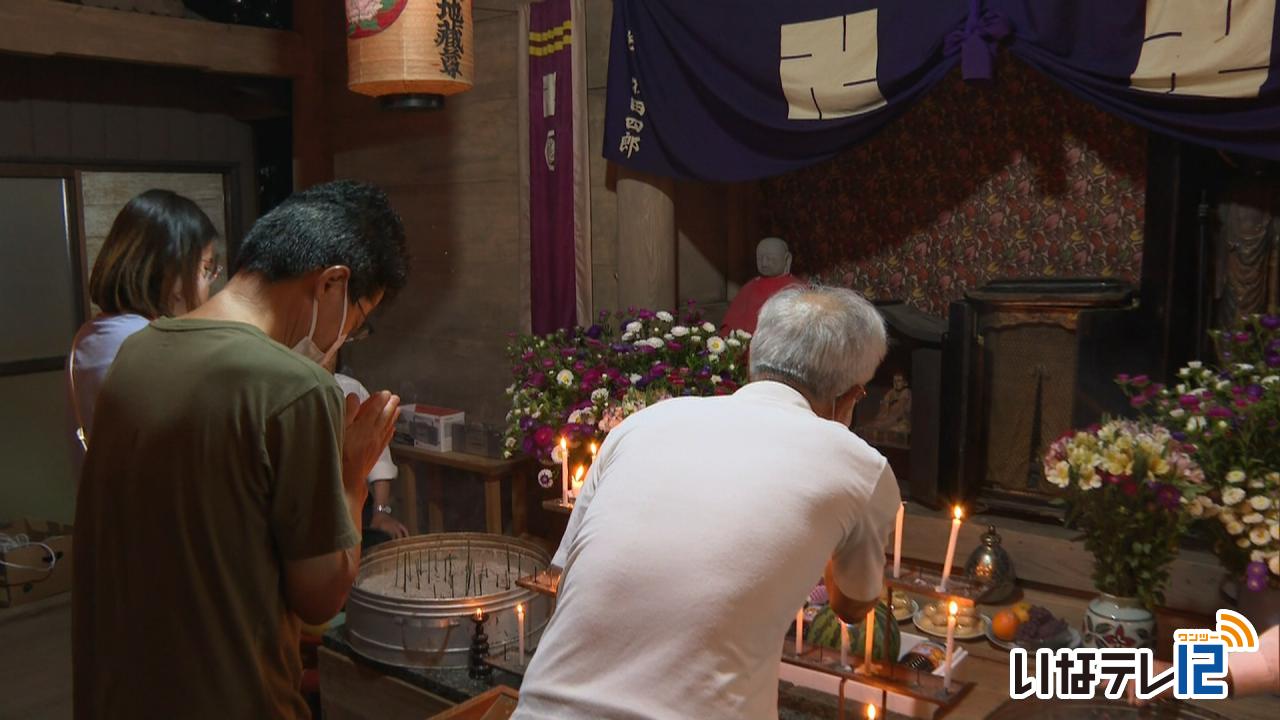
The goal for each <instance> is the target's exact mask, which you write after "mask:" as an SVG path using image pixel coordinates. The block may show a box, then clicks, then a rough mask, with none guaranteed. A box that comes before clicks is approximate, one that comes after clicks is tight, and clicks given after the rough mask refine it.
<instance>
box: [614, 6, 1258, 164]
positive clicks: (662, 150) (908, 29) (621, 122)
mask: <svg viewBox="0 0 1280 720" xmlns="http://www.w3.org/2000/svg"><path fill="white" fill-rule="evenodd" d="M1193 6H1194V7H1193ZM1278 20H1280V17H1277V13H1276V12H1275V1H1274V0H1250V2H1243V1H1242V0H1234V2H1233V0H1222V2H1221V3H1216V4H1215V3H1185V2H1180V0H1148V2H1146V3H1142V2H1123V1H1121V2H1116V0H985V2H983V1H980V0H812V1H810V2H805V3H780V2H773V1H772V0H700V1H699V2H686V1H684V0H615V2H614V24H613V34H612V38H611V42H610V50H609V51H610V58H609V83H608V99H607V105H606V116H605V133H604V154H605V157H607V158H608V159H610V160H612V161H614V162H618V163H621V164H623V165H627V166H629V167H632V168H635V169H637V170H642V171H646V172H651V173H656V174H660V175H668V176H674V177H682V178H695V179H706V180H719V181H737V180H748V179H753V178H759V177H767V176H770V175H777V174H780V173H784V172H788V171H791V170H795V169H797V168H800V167H804V166H806V165H811V164H813V163H817V162H820V161H822V160H825V159H828V158H830V157H832V156H833V155H835V154H836V153H838V152H839V151H841V150H842V149H844V148H846V147H848V146H849V145H852V144H855V143H858V142H861V141H863V140H865V139H866V138H868V137H869V136H871V135H872V134H874V133H875V132H876V131H877V130H879V129H880V128H882V127H884V126H885V125H886V124H887V123H889V122H891V121H892V120H893V119H895V118H896V117H898V116H899V115H900V114H901V113H902V112H903V111H905V110H906V109H907V108H908V107H910V105H911V103H912V102H914V100H915V99H917V98H918V97H920V96H921V94H922V93H924V92H926V91H927V90H928V89H929V88H931V87H932V86H933V85H934V84H936V83H937V82H938V80H940V79H941V78H942V77H943V76H944V75H945V74H946V73H947V72H949V71H950V70H951V69H952V68H954V67H955V66H956V65H957V64H960V65H961V67H962V72H963V74H964V76H965V78H966V79H970V80H981V79H989V78H990V77H991V74H992V72H993V70H994V69H998V68H996V67H995V66H997V65H998V60H997V57H996V53H997V49H998V48H999V47H1001V46H1002V45H1007V46H1008V47H1009V48H1010V50H1011V52H1012V53H1014V54H1015V55H1017V56H1018V57H1019V58H1021V59H1023V60H1025V61H1026V62H1027V63H1029V64H1030V65H1031V66H1033V67H1035V68H1037V69H1038V70H1040V71H1042V72H1044V73H1046V74H1047V75H1049V76H1050V77H1052V78H1053V79H1054V80H1055V81H1057V82H1059V83H1061V84H1062V85H1063V86H1065V87H1066V88H1068V89H1069V90H1070V91H1072V92H1074V93H1076V94H1077V95H1079V96H1080V97H1082V98H1084V99H1086V100H1088V101H1090V102H1093V103H1096V104H1098V105H1100V106H1101V107H1103V108H1104V109H1106V110H1108V111H1110V112H1113V113H1116V114H1118V115H1121V116H1123V117H1125V118H1127V119H1128V120H1130V121H1132V122H1135V123H1138V124H1141V125H1144V126H1146V127H1148V128H1151V129H1153V130H1155V131H1157V132H1162V133H1167V134H1170V135H1174V136H1177V137H1180V138H1183V139H1187V140H1191V141H1194V142H1199V143H1203V144H1206V145H1210V146H1213V147H1218V148H1223V149H1226V150H1231V151H1234V152H1241V153H1246V154H1252V155H1257V156H1261V157H1268V158H1277V159H1280V87H1278V86H1280V78H1278V77H1277V75H1280V73H1277V72H1275V71H1274V70H1272V67H1273V65H1274V62H1273V58H1275V57H1278V56H1280V49H1278V47H1280V24H1278V23H1277V21H1278Z"/></svg>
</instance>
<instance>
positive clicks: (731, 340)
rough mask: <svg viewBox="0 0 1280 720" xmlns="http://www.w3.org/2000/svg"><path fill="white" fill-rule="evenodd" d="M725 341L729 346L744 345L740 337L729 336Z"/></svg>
mask: <svg viewBox="0 0 1280 720" xmlns="http://www.w3.org/2000/svg"><path fill="white" fill-rule="evenodd" d="M725 343H726V344H728V346H729V347H742V341H741V340H739V339H738V338H729V339H728V340H725Z"/></svg>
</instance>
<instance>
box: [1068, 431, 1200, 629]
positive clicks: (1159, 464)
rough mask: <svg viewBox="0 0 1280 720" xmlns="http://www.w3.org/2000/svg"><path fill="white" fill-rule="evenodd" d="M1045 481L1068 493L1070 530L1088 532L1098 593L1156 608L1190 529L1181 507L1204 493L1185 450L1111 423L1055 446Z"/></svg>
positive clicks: (1165, 436)
mask: <svg viewBox="0 0 1280 720" xmlns="http://www.w3.org/2000/svg"><path fill="white" fill-rule="evenodd" d="M1044 473H1045V477H1046V478H1047V479H1048V480H1049V482H1051V483H1053V484H1054V485H1056V486H1058V487H1060V488H1063V489H1064V491H1065V493H1064V499H1065V501H1066V503H1067V506H1068V512H1067V523H1068V524H1069V525H1074V526H1076V527H1079V528H1080V529H1081V530H1082V531H1083V532H1084V545H1085V548H1086V549H1087V550H1089V552H1090V553H1092V554H1093V560H1094V571H1093V581H1094V584H1095V585H1096V586H1097V588H1098V590H1099V591H1101V592H1104V593H1108V594H1111V595H1116V596H1121V597H1137V598H1138V599H1139V600H1140V601H1141V602H1142V603H1143V604H1144V605H1146V606H1147V607H1148V608H1152V607H1154V606H1155V605H1156V604H1157V603H1159V602H1160V600H1161V598H1162V595H1163V589H1164V585H1165V583H1166V582H1167V580H1168V576H1169V571H1168V566H1169V563H1170V562H1171V561H1172V560H1173V558H1174V555H1175V554H1176V553H1177V549H1178V539H1179V537H1180V536H1181V535H1182V533H1183V531H1184V530H1185V529H1186V527H1187V525H1188V523H1189V522H1190V517H1189V514H1188V513H1187V512H1186V511H1185V510H1184V507H1183V506H1184V505H1188V504H1190V503H1191V502H1193V501H1194V500H1195V499H1196V498H1198V497H1199V496H1200V495H1201V494H1202V493H1203V492H1204V490H1205V489H1206V486H1205V483H1204V473H1203V472H1202V471H1201V470H1200V468H1199V467H1198V466H1197V465H1196V463H1195V462H1194V461H1193V460H1192V459H1191V457H1190V456H1189V455H1188V454H1187V453H1186V451H1185V449H1184V448H1183V447H1182V444H1181V443H1180V442H1179V441H1177V440H1176V439H1174V438H1173V436H1172V434H1171V433H1170V432H1169V431H1168V430H1167V429H1165V428H1163V427H1161V426H1159V425H1155V424H1150V423H1147V424H1139V423H1136V422H1133V421H1129V420H1111V421H1109V422H1107V423H1105V424H1104V425H1102V426H1101V427H1096V428H1091V429H1089V430H1082V431H1078V432H1073V433H1069V434H1067V435H1064V436H1063V437H1062V438H1060V439H1058V440H1057V441H1056V442H1055V443H1053V445H1052V446H1050V448H1049V450H1048V452H1047V453H1046V454H1045V458H1044Z"/></svg>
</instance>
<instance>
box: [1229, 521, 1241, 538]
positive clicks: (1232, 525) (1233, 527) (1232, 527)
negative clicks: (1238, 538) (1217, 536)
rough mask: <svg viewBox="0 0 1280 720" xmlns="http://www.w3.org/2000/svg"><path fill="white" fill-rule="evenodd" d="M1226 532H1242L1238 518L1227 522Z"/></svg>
mask: <svg viewBox="0 0 1280 720" xmlns="http://www.w3.org/2000/svg"><path fill="white" fill-rule="evenodd" d="M1227 532H1228V533H1229V534H1231V535H1239V534H1240V533H1243V532H1244V525H1243V524H1242V523H1241V522H1240V521H1239V520H1232V521H1231V522H1229V523H1227Z"/></svg>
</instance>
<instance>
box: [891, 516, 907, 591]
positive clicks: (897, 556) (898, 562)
mask: <svg viewBox="0 0 1280 720" xmlns="http://www.w3.org/2000/svg"><path fill="white" fill-rule="evenodd" d="M906 511H907V504H906V503H899V504H898V519H897V520H895V521H894V523H893V579H894V580H897V579H898V576H899V575H901V574H902V516H903V515H905V514H906Z"/></svg>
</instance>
